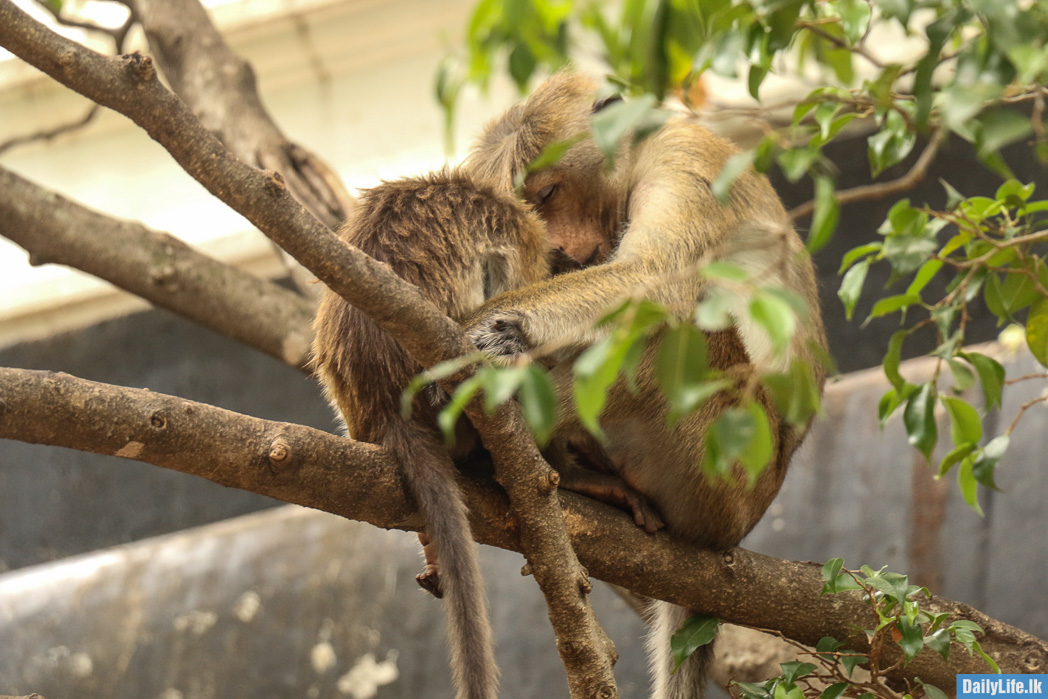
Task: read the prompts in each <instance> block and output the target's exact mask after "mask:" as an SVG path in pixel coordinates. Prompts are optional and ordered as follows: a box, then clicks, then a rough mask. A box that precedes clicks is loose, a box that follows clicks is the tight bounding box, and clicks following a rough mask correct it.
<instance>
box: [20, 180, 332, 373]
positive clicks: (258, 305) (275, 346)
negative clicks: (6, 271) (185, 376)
mask: <svg viewBox="0 0 1048 699" xmlns="http://www.w3.org/2000/svg"><path fill="white" fill-rule="evenodd" d="M0 193H2V194H0V235H2V236H4V237H5V238H8V239H10V240H12V241H14V242H15V243H17V244H18V245H21V246H22V247H23V248H25V250H26V251H27V252H28V253H29V261H30V263H31V264H34V265H42V264H48V263H56V264H60V265H67V266H69V267H74V268H76V269H79V270H82V271H84V272H87V273H88V274H93V275H94V276H96V277H98V278H99V279H104V280H105V281H107V282H109V283H111V284H113V285H115V286H117V287H120V288H121V289H124V290H126V291H129V292H131V293H132V294H135V295H137V296H140V297H142V298H144V299H146V300H147V301H149V302H150V303H152V304H154V305H156V306H159V307H161V308H166V309H167V310H169V311H172V312H174V313H177V314H179V315H181V316H184V317H186V318H188V319H190V320H192V321H195V322H197V323H199V324H200V325H203V326H204V327H207V328H210V329H211V330H214V331H215V332H217V333H220V334H222V335H225V336H226V337H229V338H231V339H233V340H236V341H238V342H242V343H244V344H246V345H247V346H249V347H253V348H255V349H258V350H260V351H262V352H265V353H266V354H268V355H270V356H272V357H275V358H277V359H279V360H280V361H282V362H285V363H287V364H289V365H291V366H293V367H297V368H300V369H303V368H304V367H305V365H306V363H307V361H308V360H309V348H310V344H311V342H312V337H313V331H312V328H311V326H310V324H311V321H312V318H313V305H312V304H311V303H310V302H309V301H307V300H306V299H305V298H303V297H302V296H300V295H298V294H295V293H293V292H291V291H288V290H287V289H285V288H283V287H281V286H279V285H277V284H274V283H272V282H268V281H265V280H263V279H259V278H258V277H255V276H254V275H251V274H248V273H247V272H244V271H241V270H239V269H237V268H235V267H230V266H228V265H224V264H222V263H220V262H218V261H216V260H213V259H212V258H210V257H208V256H207V255H204V254H202V253H199V252H197V251H196V250H194V249H193V248H191V247H189V246H188V245H186V244H185V243H184V242H182V241H181V240H179V239H178V238H175V237H173V236H171V235H168V234H167V233H160V232H157V231H152V230H150V229H148V228H146V227H145V226H143V225H142V224H140V223H137V222H134V221H123V220H120V219H115V218H111V217H109V216H106V215H104V214H100V213H98V212H96V211H92V210H91V209H88V208H86V207H84V206H81V205H80V204H77V203H76V202H74V201H71V200H69V199H66V198H65V197H63V196H61V195H60V194H58V193H56V192H52V191H49V190H46V189H43V188H42V187H38V186H37V185H34V184H33V183H31V182H29V181H28V180H25V179H23V178H21V177H19V176H18V175H16V174H14V173H13V172H11V171H9V170H5V169H3V168H0Z"/></svg>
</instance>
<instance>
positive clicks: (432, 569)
mask: <svg viewBox="0 0 1048 699" xmlns="http://www.w3.org/2000/svg"><path fill="white" fill-rule="evenodd" d="M418 542H419V543H420V544H422V555H423V556H425V558H426V568H425V569H424V570H423V571H422V572H421V573H419V574H418V575H416V576H415V582H417V583H418V585H419V587H421V588H422V589H423V590H425V591H426V592H428V593H429V594H431V595H433V596H434V597H436V598H437V599H440V598H442V597H443V596H444V590H443V588H442V587H441V586H440V565H439V561H438V560H437V544H436V542H434V541H433V540H432V539H430V538H429V535H428V534H426V533H425V532H419V533H418Z"/></svg>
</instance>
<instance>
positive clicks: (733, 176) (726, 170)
mask: <svg viewBox="0 0 1048 699" xmlns="http://www.w3.org/2000/svg"><path fill="white" fill-rule="evenodd" d="M754 156H755V153H754V151H752V150H748V151H743V152H742V153H736V154H735V155H733V156H731V157H730V158H728V162H726V163H724V167H722V168H721V171H720V173H718V175H717V178H716V179H715V180H713V184H712V185H711V187H710V189H711V191H712V192H713V196H714V197H716V198H717V201H719V202H720V203H721V204H727V203H728V202H729V201H730V200H731V186H732V184H733V183H734V182H735V180H737V179H738V178H739V177H740V176H741V175H742V174H743V173H744V172H746V171H747V170H749V169H750V166H751V165H753V159H754Z"/></svg>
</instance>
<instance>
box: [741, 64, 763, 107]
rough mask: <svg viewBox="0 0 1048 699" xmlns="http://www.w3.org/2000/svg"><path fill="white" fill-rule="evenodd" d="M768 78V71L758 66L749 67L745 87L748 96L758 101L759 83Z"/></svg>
mask: <svg viewBox="0 0 1048 699" xmlns="http://www.w3.org/2000/svg"><path fill="white" fill-rule="evenodd" d="M766 77H768V69H767V68H764V67H763V66H759V65H751V66H750V73H749V76H748V77H747V79H746V87H747V88H748V89H749V91H750V95H751V96H752V97H753V99H755V100H760V94H759V92H760V89H761V83H762V82H764V78H766Z"/></svg>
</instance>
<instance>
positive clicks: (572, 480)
mask: <svg viewBox="0 0 1048 699" xmlns="http://www.w3.org/2000/svg"><path fill="white" fill-rule="evenodd" d="M560 487H561V488H564V489H565V490H570V491H572V492H573V493H579V494H581V495H588V496H589V497H591V498H593V499H594V500H600V501H601V502H606V503H608V504H609V505H614V506H615V507H619V508H622V509H624V510H628V511H629V512H631V513H633V521H634V522H635V523H636V524H637V526H638V527H644V531H646V532H648V533H649V534H653V533H654V532H656V531H658V530H659V529H662V528H663V527H664V526H666V524H665V523H664V522H663V521H662V517H661V516H659V513H658V512H656V511H655V508H654V507H653V506H652V504H651V503H650V502H648V499H647V498H646V497H644V496H643V495H641V494H640V493H639V492H637V491H636V490H634V489H633V488H631V487H630V486H629V485H628V484H627V483H626V481H624V480H622V479H621V478H619V477H618V476H613V475H610V474H607V473H597V472H595V471H587V470H586V469H583V468H571V469H566V470H565V471H563V472H561V474H560Z"/></svg>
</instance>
